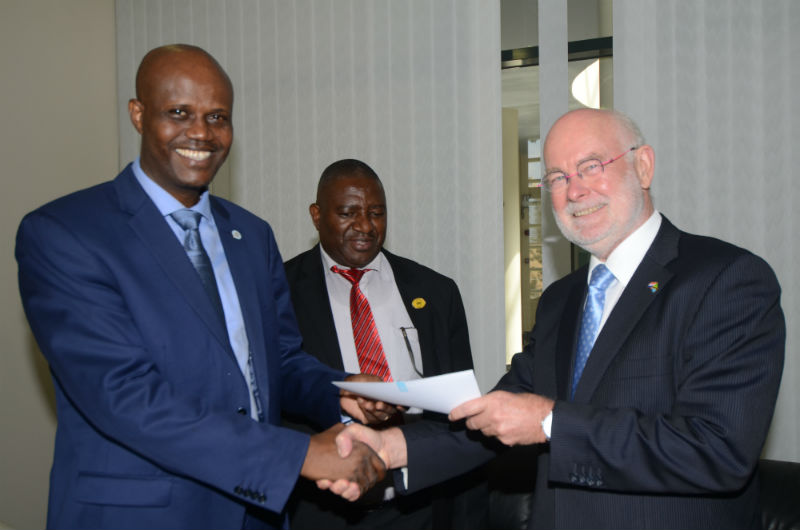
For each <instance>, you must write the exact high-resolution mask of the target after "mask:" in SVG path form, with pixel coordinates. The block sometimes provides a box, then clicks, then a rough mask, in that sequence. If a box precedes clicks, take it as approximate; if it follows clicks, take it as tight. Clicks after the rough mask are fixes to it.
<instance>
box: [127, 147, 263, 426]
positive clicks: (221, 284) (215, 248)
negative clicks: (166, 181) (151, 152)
mask: <svg viewBox="0 0 800 530" xmlns="http://www.w3.org/2000/svg"><path fill="white" fill-rule="evenodd" d="M133 174H134V175H135V176H136V179H137V180H138V181H139V184H141V186H142V188H144V191H145V193H147V195H148V197H150V199H151V200H152V201H153V203H155V205H156V208H158V211H159V212H161V215H163V216H164V218H165V219H166V221H167V224H168V225H169V227H170V228H171V229H172V231H173V232H174V233H175V237H176V238H178V241H179V242H180V243H181V246H183V240H184V234H185V232H184V230H183V229H182V228H181V227H180V226H179V225H178V223H176V222H175V220H174V219H172V217H171V216H170V214H171V213H172V212H174V211H176V210H182V209H186V207H185V206H184V205H183V204H181V203H180V201H178V199H176V198H175V197H173V196H172V195H170V194H169V193H168V192H167V191H166V190H164V188H162V187H161V186H159V185H158V184H156V183H155V182H154V181H153V180H152V179H151V178H150V177H148V176H147V175H146V174H145V172H144V171H143V170H142V166H141V165H140V163H139V158H138V157H137V158H136V160H134V162H133ZM189 210H194V211H196V212H199V213H200V214H201V215H202V216H203V218H202V219H201V221H200V226H199V230H200V239H201V240H202V242H203V247H204V248H205V249H206V253H207V254H208V258H209V260H211V266H212V267H213V268H214V277H215V278H216V280H217V289H218V290H219V297H220V300H221V301H222V309H223V311H225V324H226V326H227V328H228V339H229V341H230V343H231V348H232V349H233V353H234V355H235V356H236V362H237V363H238V364H239V370H241V372H242V376H243V377H244V380H245V382H246V383H247V388H248V390H249V391H250V416H251V417H252V418H253V419H255V420H258V419H259V413H260V411H261V404H260V403H257V402H256V400H255V398H254V395H253V388H252V385H251V377H250V366H249V364H248V360H249V358H250V343H249V342H248V340H247V332H246V330H245V327H244V318H243V317H242V308H241V306H240V305H239V296H238V295H237V294H236V286H235V285H234V283H233V276H232V275H231V270H230V267H228V260H227V259H226V258H225V249H224V248H223V247H222V241H221V240H220V238H219V232H218V231H217V225H216V224H215V223H214V216H213V215H212V214H211V202H210V200H209V195H208V192H207V191H206V192H205V193H203V194H202V195H201V196H200V200H199V201H198V202H197V204H195V205H194V206H192V207H191V208H189Z"/></svg>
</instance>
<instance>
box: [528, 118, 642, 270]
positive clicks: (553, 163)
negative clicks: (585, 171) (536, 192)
mask: <svg viewBox="0 0 800 530" xmlns="http://www.w3.org/2000/svg"><path fill="white" fill-rule="evenodd" d="M635 141H636V140H635V139H634V138H633V135H632V134H631V133H630V132H629V131H627V130H626V129H625V128H624V127H623V126H622V125H621V124H620V122H619V121H618V120H617V119H616V117H615V116H614V115H613V114H612V113H610V112H606V111H595V110H588V109H584V110H581V111H574V112H571V113H568V114H566V115H564V116H563V117H561V118H560V119H559V120H558V121H557V122H556V123H555V124H554V125H553V127H552V129H551V130H550V133H549V134H548V137H547V140H546V142H545V146H544V158H545V162H546V167H547V169H546V171H548V172H549V171H554V170H560V171H564V172H565V173H567V174H569V173H572V172H574V171H575V168H576V167H577V165H578V164H580V163H581V162H583V161H585V160H589V159H598V160H601V161H606V160H609V159H611V158H612V157H615V156H617V155H618V154H620V153H623V152H625V150H627V149H630V148H631V147H633V143H635ZM653 168H654V156H653V150H652V148H651V147H650V146H648V145H643V146H641V147H639V148H638V149H636V150H635V151H632V152H631V153H629V154H626V155H625V156H623V157H621V158H620V159H619V160H617V161H615V162H614V163H612V164H608V165H607V166H606V167H605V169H604V172H603V174H602V175H600V176H599V177H597V178H595V179H594V180H592V181H591V182H585V181H584V180H583V179H581V178H580V177H578V176H575V177H573V178H570V179H569V181H568V185H567V186H566V188H565V189H563V190H561V191H559V192H556V193H553V194H552V196H551V198H552V206H553V212H554V214H555V218H556V222H557V223H558V227H559V228H560V229H561V232H562V233H563V234H564V237H566V238H567V239H568V240H570V241H571V242H573V243H575V244H576V245H578V246H580V247H581V248H584V249H586V250H587V251H589V252H590V253H591V254H592V255H594V256H596V257H597V258H599V259H601V260H605V259H606V258H607V257H608V255H609V254H611V252H612V251H613V250H614V249H615V248H616V247H617V245H619V244H620V243H621V242H622V241H623V240H624V239H625V238H626V237H628V236H629V235H630V234H631V233H633V232H634V231H635V230H636V229H637V228H638V227H639V226H641V225H642V223H644V222H645V221H646V220H647V218H648V217H649V216H650V215H651V214H652V213H653V205H652V202H651V200H650V194H649V192H648V189H649V188H650V183H651V181H652V178H653Z"/></svg>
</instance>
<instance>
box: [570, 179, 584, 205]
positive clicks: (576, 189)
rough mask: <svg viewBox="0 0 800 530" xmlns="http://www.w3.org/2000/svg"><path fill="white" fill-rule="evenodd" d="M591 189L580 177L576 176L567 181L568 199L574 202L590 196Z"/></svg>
mask: <svg viewBox="0 0 800 530" xmlns="http://www.w3.org/2000/svg"><path fill="white" fill-rule="evenodd" d="M588 193H589V188H588V187H587V186H586V184H585V183H584V182H583V178H582V177H581V176H580V175H574V176H573V177H572V178H570V179H568V180H567V199H569V200H570V201H572V202H575V201H577V200H579V199H580V198H581V197H583V196H584V195H588Z"/></svg>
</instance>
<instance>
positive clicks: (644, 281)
mask: <svg viewBox="0 0 800 530" xmlns="http://www.w3.org/2000/svg"><path fill="white" fill-rule="evenodd" d="M586 275H587V267H583V268H581V269H579V270H577V271H576V272H574V273H572V274H570V275H568V276H566V277H564V278H562V279H561V280H559V281H557V282H555V283H554V284H553V285H551V286H550V287H548V288H547V289H546V290H545V292H544V293H543V296H542V298H541V300H540V303H539V307H538V311H537V317H536V325H535V326H534V328H533V331H532V333H531V342H530V344H529V345H528V346H527V347H526V348H525V351H524V352H522V353H521V354H518V355H517V356H515V357H514V360H513V362H512V367H511V370H510V371H509V373H508V374H507V375H506V376H504V377H503V378H502V379H501V381H500V383H499V384H498V386H497V388H498V389H505V390H510V391H514V392H535V393H538V394H543V395H545V396H549V397H551V398H553V399H555V400H556V405H555V409H554V419H553V425H552V438H551V440H550V443H549V444H547V445H546V446H542V450H541V452H540V455H539V456H538V465H537V477H536V482H535V489H534V506H533V511H532V514H531V521H530V522H531V527H533V528H573V529H574V528H637V529H643V528H694V529H698V528H726V529H733V528H759V527H760V524H761V522H760V515H759V509H758V483H757V477H756V473H755V471H756V466H757V463H758V458H759V454H760V452H761V449H762V446H763V444H764V440H765V438H766V434H767V430H768V428H769V424H770V421H771V418H772V413H773V409H774V406H775V400H776V397H777V393H778V387H779V384H780V378H781V372H782V368H783V358H784V348H785V323H784V318H783V313H782V310H781V307H780V287H779V285H778V282H777V279H776V278H775V275H774V273H773V272H772V270H771V269H770V267H769V266H768V265H767V264H766V263H765V262H764V261H763V260H761V259H760V258H758V257H756V256H754V255H753V254H751V253H749V252H747V251H745V250H743V249H740V248H737V247H735V246H733V245H730V244H727V243H724V242H722V241H719V240H716V239H712V238H708V237H700V236H694V235H690V234H687V233H684V232H681V231H679V230H677V229H676V228H675V227H674V226H673V225H672V224H671V223H670V222H669V221H668V220H666V219H663V221H662V225H661V228H660V230H659V233H658V235H657V237H656V239H655V241H654V242H653V244H652V246H651V247H650V249H649V250H648V251H647V253H646V255H645V257H644V259H643V261H642V263H641V264H640V266H639V267H638V269H637V270H636V272H635V273H634V275H633V277H632V278H631V281H630V282H629V284H628V285H627V287H626V288H625V290H624V292H623V293H622V296H621V298H620V299H619V301H618V302H617V304H616V306H615V307H614V309H613V311H612V312H611V314H610V315H609V318H608V320H607V322H606V324H605V326H604V327H603V329H602V331H601V332H600V334H599V336H598V338H597V341H596V342H595V345H594V348H593V350H592V353H591V355H590V357H589V360H588V362H587V364H586V368H585V369H584V372H583V377H582V378H581V380H580V382H579V384H578V387H577V390H576V394H575V398H574V400H571V401H570V400H568V388H569V382H570V378H571V373H572V366H571V365H572V362H573V358H574V351H575V346H576V335H577V328H578V326H579V320H580V314H581V307H582V303H583V300H584V298H585V296H586ZM434 427H435V426H432V425H429V424H428V425H426V424H417V425H410V426H407V427H404V429H405V431H404V432H405V435H406V439H407V442H408V451H409V481H410V482H409V488H410V489H415V488H419V487H424V486H425V485H426V484H428V483H430V482H433V481H436V480H440V479H441V478H443V477H446V476H448V474H450V473H452V470H459V469H463V467H464V466H465V465H468V464H467V462H468V461H470V460H471V461H473V462H475V461H481V460H482V459H485V458H488V457H489V456H491V454H493V453H492V452H491V451H489V450H488V449H487V448H486V447H485V446H484V445H483V444H481V443H476V442H470V441H467V440H465V439H464V437H462V436H460V435H459V434H458V433H456V434H452V433H440V435H438V436H433V437H432V432H431V431H432V429H433V428H434ZM433 447H436V450H435V451H434V450H433ZM433 455H435V456H433ZM531 479H532V480H531V488H532V489H533V488H534V483H533V477H531Z"/></svg>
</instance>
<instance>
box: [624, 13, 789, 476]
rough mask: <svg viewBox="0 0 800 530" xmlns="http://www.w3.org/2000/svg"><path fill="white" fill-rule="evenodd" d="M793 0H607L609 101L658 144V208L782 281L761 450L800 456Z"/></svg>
mask: <svg viewBox="0 0 800 530" xmlns="http://www.w3.org/2000/svg"><path fill="white" fill-rule="evenodd" d="M798 27H800V2H797V1H796V0H763V1H757V0H705V1H703V2H694V1H684V0H615V1H614V107H615V108H617V109H619V110H622V111H623V112H626V113H628V114H630V115H631V116H632V117H633V118H634V119H635V120H636V121H637V122H638V123H639V124H640V126H641V127H642V129H643V132H644V134H645V137H646V138H647V139H648V142H649V143H650V144H652V145H653V146H654V147H655V151H656V178H655V183H654V185H653V194H654V197H655V203H656V207H657V208H658V209H659V210H660V211H661V212H662V213H664V214H665V215H666V216H668V217H669V218H670V219H671V220H672V221H673V222H674V223H675V224H676V225H677V226H678V227H680V228H682V229H684V230H687V231H690V232H695V233H700V234H707V235H712V236H715V237H719V238H721V239H725V240H728V241H731V242H733V243H735V244H737V245H739V246H742V247H745V248H748V249H750V250H752V251H753V252H755V253H756V254H758V255H760V256H762V257H763V258H764V259H766V260H767V261H768V262H769V264H770V265H771V266H772V267H773V269H774V270H775V272H776V273H777V275H778V278H779V280H780V282H781V286H782V289H783V298H782V305H783V309H784V312H785V315H786V321H787V331H788V335H787V343H786V364H785V367H784V374H783V382H782V385H781V391H780V396H779V399H778V407H777V410H776V412H775V417H774V419H773V422H772V429H771V431H770V436H769V439H768V441H767V446H766V450H765V456H767V457H769V458H778V459H785V460H793V461H800V424H799V422H798V417H800V393H799V392H798V386H800V361H798V356H797V351H796V350H797V347H798V346H800V330H799V329H798V316H800V299H799V298H798V295H797V293H798V289H799V288H800V281H798V276H797V274H796V273H795V269H796V265H797V263H798V262H799V261H800V245H798V242H797V239H798V234H797V228H798V218H799V216H800V214H798V207H797V205H798V200H799V199H800V193H798V180H797V179H798V177H799V176H800V175H798V174H797V166H798V163H797V161H798V146H800V103H798V92H797V90H798V87H800V68H798V65H797V57H798V56H800V33H798Z"/></svg>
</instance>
